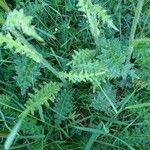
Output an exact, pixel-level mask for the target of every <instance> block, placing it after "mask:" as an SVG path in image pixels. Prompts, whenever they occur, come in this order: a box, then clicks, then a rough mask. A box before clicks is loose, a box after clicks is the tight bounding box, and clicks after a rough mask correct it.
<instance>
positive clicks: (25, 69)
mask: <svg viewBox="0 0 150 150" xmlns="http://www.w3.org/2000/svg"><path fill="white" fill-rule="evenodd" d="M15 70H16V74H17V76H15V77H14V79H15V80H16V82H17V85H18V86H19V87H20V89H21V93H22V95H24V94H25V93H26V91H27V90H28V88H29V87H30V86H31V85H32V86H34V84H35V82H36V81H37V77H38V76H40V75H41V73H40V65H39V64H36V63H35V62H34V61H33V60H31V59H29V58H26V57H22V56H17V57H16V59H15Z"/></svg>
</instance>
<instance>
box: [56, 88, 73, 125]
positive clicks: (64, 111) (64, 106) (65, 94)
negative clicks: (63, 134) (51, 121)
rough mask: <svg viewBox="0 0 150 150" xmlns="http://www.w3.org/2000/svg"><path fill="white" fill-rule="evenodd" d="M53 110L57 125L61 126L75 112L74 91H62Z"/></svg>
mask: <svg viewBox="0 0 150 150" xmlns="http://www.w3.org/2000/svg"><path fill="white" fill-rule="evenodd" d="M53 109H54V112H55V115H54V118H55V124H56V125H60V124H61V123H62V121H64V120H66V119H67V117H68V115H69V114H71V113H72V111H73V91H72V90H71V89H69V88H67V89H64V90H62V91H61V93H60V94H59V95H58V97H57V99H56V102H55V107H54V108H53Z"/></svg>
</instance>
